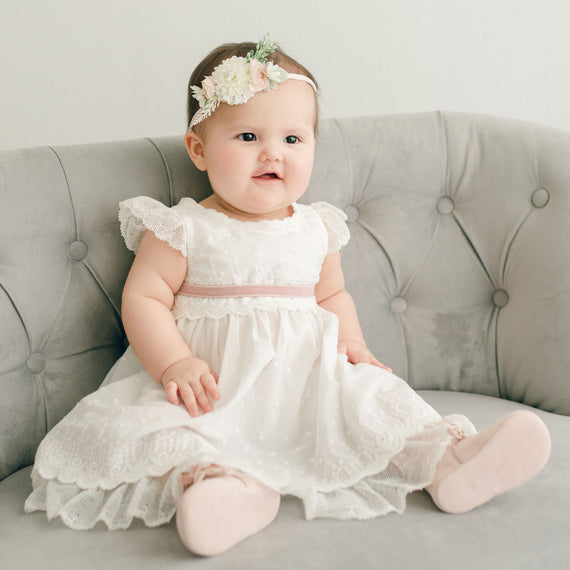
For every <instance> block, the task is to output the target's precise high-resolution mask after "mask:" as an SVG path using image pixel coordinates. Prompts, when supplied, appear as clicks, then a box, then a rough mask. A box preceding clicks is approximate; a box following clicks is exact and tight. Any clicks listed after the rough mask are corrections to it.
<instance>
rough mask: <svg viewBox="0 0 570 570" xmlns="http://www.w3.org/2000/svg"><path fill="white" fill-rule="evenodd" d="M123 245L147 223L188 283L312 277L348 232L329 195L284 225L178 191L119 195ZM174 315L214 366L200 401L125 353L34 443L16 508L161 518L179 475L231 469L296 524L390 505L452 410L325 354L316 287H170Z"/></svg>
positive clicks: (434, 457) (413, 483) (422, 465)
mask: <svg viewBox="0 0 570 570" xmlns="http://www.w3.org/2000/svg"><path fill="white" fill-rule="evenodd" d="M120 219H121V228H122V232H123V236H124V237H125V241H126V244H127V246H128V247H129V248H130V249H132V250H133V251H136V249H137V247H138V244H139V243H140V240H141V238H142V235H143V234H144V232H145V231H146V229H150V230H152V231H153V232H154V233H155V234H156V236H157V237H158V238H159V239H161V240H164V241H166V242H168V243H169V244H170V245H171V246H172V247H173V248H176V249H177V250H179V251H181V252H182V253H183V254H184V256H186V257H187V259H188V274H187V276H186V282H188V283H191V284H193V285H208V286H211V285H246V284H247V285H251V284H253V285H260V284H261V285H314V284H315V283H317V281H318V279H319V273H320V269H321V264H322V262H323V260H324V258H325V256H326V255H327V253H330V252H335V251H338V250H339V249H340V248H341V247H342V246H343V245H344V244H345V243H346V242H347V241H348V239H349V233H348V229H347V227H346V224H345V216H344V214H343V213H342V212H341V211H340V210H338V209H337V208H335V207H333V206H331V205H330V204H327V203H324V202H319V203H315V204H312V205H311V206H306V205H301V204H294V214H293V215H292V216H291V217H289V218H286V219H283V220H269V221H260V222H242V221H238V220H235V219H232V218H229V217H227V216H225V215H224V214H221V213H219V212H216V211H214V210H210V209H206V208H204V207H202V206H200V205H199V204H197V203H196V202H195V201H194V200H192V199H190V198H184V199H182V200H181V201H180V203H179V204H178V205H177V206H175V207H173V208H167V207H166V206H164V205H163V204H161V203H160V202H157V201H156V200H153V199H151V198H147V197H139V198H134V199H131V200H127V201H126V202H123V203H122V204H121V209H120ZM173 314H174V317H175V319H176V323H177V326H178V329H179V330H180V333H181V334H182V336H183V337H184V339H185V340H186V342H187V343H188V344H189V346H190V349H191V350H192V353H193V354H194V355H195V356H197V357H199V358H202V359H203V360H205V361H207V362H208V363H209V364H210V366H212V368H213V369H214V370H215V371H216V372H217V374H218V375H219V389H220V392H221V399H220V400H219V401H218V402H216V403H215V407H214V411H213V412H211V413H208V414H204V415H201V416H200V417H197V418H192V417H190V415H189V413H188V412H187V410H186V409H185V408H184V407H183V406H182V405H179V406H175V405H173V404H170V403H169V402H168V401H167V399H166V395H165V392H164V389H163V388H162V387H161V386H160V385H159V384H157V383H156V382H155V381H154V380H153V379H152V378H151V377H150V376H149V375H148V374H147V373H146V372H145V371H144V370H143V369H142V366H141V365H140V363H139V362H138V360H137V359H136V357H135V356H134V354H133V353H132V351H131V350H130V349H129V350H127V353H126V354H125V356H123V358H122V359H121V360H120V361H119V362H118V363H117V364H116V365H115V367H114V368H113V370H111V372H110V374H109V376H108V378H107V380H106V381H105V382H104V383H103V385H102V387H101V388H100V389H99V390H98V391H96V392H94V393H93V394H91V395H89V396H87V397H85V398H84V399H83V400H82V401H81V402H79V403H78V404H77V406H76V407H75V408H74V409H73V410H72V411H71V412H70V413H69V414H68V415H67V416H66V417H65V418H64V419H63V420H62V421H61V422H60V423H59V424H58V425H57V426H55V427H54V428H53V429H52V430H51V431H50V432H49V433H48V435H47V436H46V437H45V439H44V440H43V442H42V443H41V445H40V447H39V449H38V452H37V456H36V461H35V465H34V469H33V473H32V482H33V492H32V493H31V495H30V496H29V497H28V499H27V501H26V505H25V508H26V511H27V512H31V511H35V510H45V511H46V512H47V515H48V517H49V518H50V519H51V518H54V517H58V516H59V517H61V519H62V520H63V521H64V523H65V524H67V525H68V526H70V527H72V528H77V529H87V528H92V527H93V526H94V525H95V524H97V522H99V521H103V522H104V523H105V524H106V525H107V526H108V527H109V528H111V529H116V528H126V527H128V526H129V525H130V524H131V522H132V520H133V518H134V517H136V518H140V519H142V520H143V521H144V522H145V523H146V524H147V525H148V526H156V525H160V524H163V523H165V522H168V521H169V520H170V519H171V518H172V516H173V514H174V512H175V509H176V502H177V500H178V499H179V498H180V496H181V494H182V492H183V484H182V483H181V481H180V475H181V474H182V473H185V472H188V471H191V470H192V469H193V468H196V466H201V465H211V464H214V465H221V466H224V467H228V468H237V469H240V470H242V471H245V472H247V473H250V474H251V475H254V476H256V477H258V478H259V479H260V480H261V481H263V482H264V483H265V484H267V485H268V486H270V487H272V488H274V489H276V490H278V491H279V492H280V493H281V494H283V495H285V494H291V495H295V496H297V497H299V498H301V499H302V501H303V503H304V507H305V514H306V516H307V518H313V517H335V518H341V519H347V518H360V519H363V518H371V517H375V516H378V515H382V514H386V513H388V512H392V511H396V512H402V511H403V510H404V508H405V500H406V495H407V494H408V493H410V492H412V491H414V490H417V489H422V488H424V487H425V486H426V485H428V484H429V483H430V482H431V481H432V480H433V476H434V473H435V467H436V464H437V462H438V461H439V459H440V458H441V456H442V454H443V452H444V450H445V448H446V446H447V445H448V444H449V442H450V441H451V439H452V437H453V435H454V434H456V433H457V431H458V430H459V431H461V430H466V431H469V432H472V431H474V429H473V427H472V425H471V424H470V423H469V421H468V420H467V419H466V418H464V417H463V416H454V417H453V418H451V417H450V418H442V417H441V416H440V415H439V414H438V413H437V412H435V410H433V408H431V407H430V406H429V405H428V404H427V403H425V402H424V401H423V400H422V399H421V398H420V397H419V396H418V395H417V394H416V393H415V392H414V391H413V390H412V389H411V388H410V387H409V386H408V385H407V384H406V382H404V381H403V380H401V379H400V378H398V377H397V376H395V375H394V374H391V373H389V372H387V371H385V370H382V369H380V368H378V367H374V366H371V365H367V364H358V365H356V366H355V365H352V364H350V363H348V361H347V358H346V356H345V355H339V354H338V353H337V340H338V320H337V317H336V316H335V315H333V314H332V313H330V312H328V311H325V310H324V309H322V308H320V307H319V306H318V305H317V304H316V301H315V298H314V297H298V298H295V297H291V298H284V297H237V298H198V297H188V296H182V295H177V296H176V299H175V305H174V308H173Z"/></svg>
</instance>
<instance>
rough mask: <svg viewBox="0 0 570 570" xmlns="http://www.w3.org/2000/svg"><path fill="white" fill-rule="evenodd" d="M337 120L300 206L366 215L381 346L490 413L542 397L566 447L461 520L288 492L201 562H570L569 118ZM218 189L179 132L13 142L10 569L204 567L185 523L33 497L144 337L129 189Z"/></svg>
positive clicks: (3, 262) (363, 258) (1, 494)
mask: <svg viewBox="0 0 570 570" xmlns="http://www.w3.org/2000/svg"><path fill="white" fill-rule="evenodd" d="M319 133H320V134H319V143H318V146H317V157H316V164H315V170H314V173H313V177H312V180H311V185H310V187H309V189H308V191H307V193H306V194H305V195H304V196H303V199H302V201H304V202H311V201H316V200H327V201H330V202H331V203H333V204H335V205H337V206H338V207H340V208H342V209H343V210H344V211H345V212H346V214H347V216H348V221H349V226H350V230H351V234H352V239H351V242H350V243H349V245H348V246H347V247H346V248H345V249H344V250H343V266H344V269H345V276H346V280H347V285H348V288H349V290H350V291H351V292H352V294H353V296H354V298H355V301H356V304H357V307H358V311H359V315H360V318H361V322H362V325H363V329H364V332H365V336H366V339H367V342H368V343H369V346H370V348H371V349H372V350H373V351H374V352H375V354H376V355H377V356H378V357H379V358H380V359H381V360H382V361H383V362H385V363H386V364H388V365H389V366H391V367H392V368H393V369H394V372H395V373H396V374H398V375H400V376H402V377H403V378H406V379H407V380H408V382H409V383H410V384H411V385H412V386H413V387H414V388H416V389H418V390H421V391H422V394H424V395H425V397H426V398H427V399H428V401H430V403H432V404H433V405H434V406H435V407H436V408H437V409H438V411H440V412H441V413H451V412H458V413H464V414H465V415H467V416H468V417H470V418H471V419H472V421H473V422H474V423H475V425H476V426H477V427H478V428H484V427H485V426H486V425H488V424H490V423H492V422H493V421H494V420H495V419H497V418H498V417H499V416H500V415H503V414H504V413H508V412H509V411H512V410H513V409H518V408H521V407H525V406H532V407H534V408H536V409H538V410H539V413H540V415H541V417H543V419H544V420H545V421H546V422H547V425H548V426H549V428H550V429H551V431H552V437H553V454H552V459H551V462H550V463H549V465H548V466H547V468H546V470H545V471H544V472H543V473H542V474H541V475H540V476H539V477H538V478H537V479H536V480H534V481H532V482H531V483H529V484H528V485H527V486H525V487H523V488H522V489H519V490H515V491H512V492H511V493H508V494H506V495H505V496H503V497H500V498H498V499H497V500H496V501H494V502H492V503H491V504H489V505H485V506H484V507H481V508H480V509H477V510H476V511H474V512H473V513H469V514H467V515H461V516H450V515H443V514H441V513H439V512H438V511H437V510H436V509H435V507H434V506H433V505H432V503H431V502H430V500H429V499H428V497H427V496H426V495H425V494H424V493H416V494H414V495H412V497H411V498H410V501H409V508H408V510H407V511H406V513H405V514H404V515H401V516H397V515H391V516H388V517H384V518H381V519H376V520H373V521H366V522H339V521H328V520H317V521H312V522H310V523H309V522H305V521H303V520H302V516H301V511H300V508H299V504H298V503H297V502H296V501H295V500H293V499H291V498H287V499H286V500H285V501H284V503H283V506H282V509H281V512H280V514H279V516H278V519H277V521H276V522H275V523H274V524H273V525H272V526H271V527H270V528H269V529H267V531H265V532H264V533H261V534H260V535H259V536H256V537H253V538H251V539H249V540H248V541H246V542H245V543H243V544H242V545H239V546H238V547H236V548H235V549H234V550H233V551H231V552H229V553H227V554H224V555H222V556H220V557H218V558H215V559H211V560H205V559H204V560H202V559H197V558H192V557H190V558H191V560H192V564H191V567H196V568H200V567H204V568H291V567H301V568H332V569H336V568H347V567H355V568H356V567H362V568H376V567H387V568H400V567H402V568H404V567H406V568H410V567H417V568H420V567H421V568H480V567H485V566H494V567H500V568H564V567H568V566H564V564H567V560H568V559H570V556H569V555H570V547H568V545H567V536H568V534H569V531H570V516H569V515H568V512H570V484H569V483H568V473H569V469H570V447H569V444H568V442H569V441H570V418H569V417H568V416H569V415H570V377H569V372H568V370H570V160H569V157H570V133H565V132H562V131H556V130H554V129H550V128H545V127H540V126H537V125H532V124H526V123H521V122H517V121H511V120H506V119H503V118H496V117H485V116H474V115H467V114H454V113H426V114H419V115H401V116H378V117H367V118H357V119H342V120H325V121H322V122H321V125H320V127H319ZM208 192H209V187H208V182H207V178H206V176H205V175H204V174H203V173H201V172H198V171H197V170H196V169H195V168H194V167H193V165H192V164H191V162H190V160H189V159H188V157H187V155H186V151H185V149H184V145H183V140H182V137H181V136H177V137H163V138H155V139H145V140H134V141H122V142H111V143H101V144H91V145H77V146H68V147H58V148H48V147H43V148H34V149H24V150H17V151H11V152H3V153H0V394H1V396H0V479H1V478H5V479H4V481H2V482H0V505H1V507H2V508H1V509H0V565H1V566H2V567H5V568H30V567H33V566H32V564H34V563H35V564H36V565H38V564H39V565H40V566H42V567H45V568H76V567H79V566H80V565H81V567H82V568H100V567H103V566H108V567H110V568H113V567H119V566H113V564H114V563H116V561H117V560H118V559H120V560H121V561H122V563H121V565H120V567H121V568H131V567H133V568H135V567H136V568H156V567H158V565H160V567H161V568H169V567H172V568H175V567H179V566H180V567H182V564H184V567H187V564H188V556H190V555H187V554H186V553H185V552H184V550H183V547H182V546H181V545H180V544H179V543H178V539H177V537H176V533H175V530H174V527H173V525H172V524H170V525H166V526H165V527H161V528H159V529H145V528H144V527H142V526H141V525H135V527H134V528H132V529H130V530H128V531H125V532H117V533H107V532H106V531H103V530H95V531H93V532H90V533H77V532H73V531H70V530H67V529H65V528H64V527H63V526H62V525H61V524H60V523H59V522H55V523H51V524H50V523H48V522H47V521H46V520H45V516H44V515H43V514H34V515H24V514H23V510H22V506H23V501H24V499H25V497H26V494H27V493H28V492H29V490H30V481H29V468H27V469H26V468H25V467H26V466H29V465H30V464H31V463H32V462H33V458H34V453H35V450H36V448H37V445H38V443H39V442H40V440H41V438H42V437H43V436H44V435H45V433H46V432H47V430H49V429H50V428H51V427H53V426H54V425H55V424H56V423H57V422H58V421H59V420H60V419H61V417H63V415H64V414H65V413H67V412H68V411H69V410H70V409H71V408H72V407H73V406H74V405H75V403H76V402H77V401H78V400H79V399H80V398H81V397H83V396H84V395H86V394H88V393H90V392H91V391H93V390H95V389H96V388H97V387H98V385H99V384H100V382H101V381H102V379H103V378H104V376H105V374H106V372H107V370H108V369H109V368H110V367H111V366H112V364H113V363H114V361H115V360H116V359H117V358H118V357H119V356H120V354H121V353H122V352H123V350H124V348H125V346H126V344H125V338H124V332H123V329H122V326H121V321H120V296H121V290H122V285H123V282H124V279H125V277H126V274H127V272H128V269H129V266H130V264H131V262H132V255H131V254H130V253H129V252H128V251H127V249H126V248H125V247H124V245H123V243H122V240H121V236H120V233H119V227H118V220H117V206H118V202H119V201H120V200H123V199H126V198H129V197H132V196H136V195H140V194H145V195H149V196H153V197H154V198H157V199H160V200H162V201H163V202H164V203H166V204H174V203H176V202H177V201H178V200H179V199H180V198H181V197H182V196H185V195H190V196H192V197H194V198H196V199H201V198H203V197H205V196H206V195H207V194H208ZM153 533H154V534H153ZM28 544H34V545H35V548H34V549H33V550H30V549H29V548H28V547H27V546H26V545H28ZM311 548H312V549H313V551H311ZM462 548H463V550H462ZM462 552H463V553H464V554H463V555H462V554H461V553H462ZM34 553H35V554H34ZM66 553H67V554H66ZM94 553H96V554H94ZM466 560H467V562H466ZM414 561H415V566H414ZM461 561H462V563H460V562H461ZM4 562H7V564H6V565H5V564H4ZM42 564H43V565H42ZM46 564H47V565H46ZM466 564H467V565H466Z"/></svg>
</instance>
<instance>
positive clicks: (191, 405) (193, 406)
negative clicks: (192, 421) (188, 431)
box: [180, 384, 200, 418]
mask: <svg viewBox="0 0 570 570" xmlns="http://www.w3.org/2000/svg"><path fill="white" fill-rule="evenodd" d="M180 395H181V396H182V400H183V402H184V405H185V406H186V409H187V410H188V412H189V413H190V415H191V416H192V417H193V418H196V417H198V416H199V415H200V410H199V409H198V403H197V402H196V396H195V395H194V390H193V389H192V386H190V384H182V386H180Z"/></svg>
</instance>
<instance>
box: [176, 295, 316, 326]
mask: <svg viewBox="0 0 570 570" xmlns="http://www.w3.org/2000/svg"><path fill="white" fill-rule="evenodd" d="M316 308H318V305H317V301H316V299H315V297H298V298H285V297H231V298H207V297H186V296H184V295H177V296H176V300H175V303H174V307H173V309H172V313H173V315H174V318H175V319H176V320H178V319H183V318H186V319H199V318H202V317H208V318H212V319H220V318H222V317H225V316H226V315H229V314H234V315H239V316H243V315H247V314H248V313H251V312H252V311H256V310H259V311H268V312H271V311H275V310H277V309H285V310H289V311H303V312H306V311H310V310H315V309H316Z"/></svg>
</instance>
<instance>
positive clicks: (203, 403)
mask: <svg viewBox="0 0 570 570" xmlns="http://www.w3.org/2000/svg"><path fill="white" fill-rule="evenodd" d="M186 270H187V261H186V258H185V257H184V256H183V255H182V254H181V253H180V252H179V251H177V250H175V249H174V248H172V247H170V246H169V245H168V244H167V243H166V242H164V241H161V240H159V239H158V238H157V237H156V236H155V235H154V234H153V233H152V232H151V231H147V232H146V233H145V235H144V237H143V239H142V241H141V244H140V246H139V249H138V251H137V255H136V257H135V260H134V262H133V265H132V267H131V270H130V272H129V275H128V277H127V281H126V282H125V288H124V289H123V300H122V316H123V324H124V326H125V331H126V333H127V337H128V339H129V342H130V344H131V346H132V348H133V350H134V352H135V354H136V355H137V357H138V358H139V360H140V361H141V363H142V365H143V366H144V367H145V369H146V370H147V372H148V373H149V374H150V375H151V376H152V377H153V378H154V380H156V381H157V382H158V383H159V384H162V385H163V386H164V388H165V390H166V394H167V396H168V399H169V401H170V402H172V403H173V404H177V403H178V402H179V400H178V396H179V395H180V397H181V398H182V400H183V402H184V404H185V406H186V407H187V408H188V411H189V412H190V415H192V416H193V417H195V416H198V415H199V413H200V412H199V408H201V409H202V411H204V412H209V411H211V410H212V404H211V402H210V400H209V398H208V394H209V395H210V396H211V397H212V398H213V399H214V400H219V398H220V393H219V391H218V386H217V378H216V376H215V374H214V372H213V371H212V369H211V368H210V366H209V365H208V364H207V363H206V362H204V361H203V360H200V359H198V358H194V356H193V354H192V352H191V351H190V349H189V348H188V345H187V344H186V342H185V341H184V339H183V338H182V336H181V335H180V332H179V331H178V328H177V327H176V323H175V322H174V318H173V316H172V313H171V309H172V306H173V305H174V294H175V293H176V291H178V289H179V288H180V286H181V285H182V282H183V281H184V277H185V276H186Z"/></svg>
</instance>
